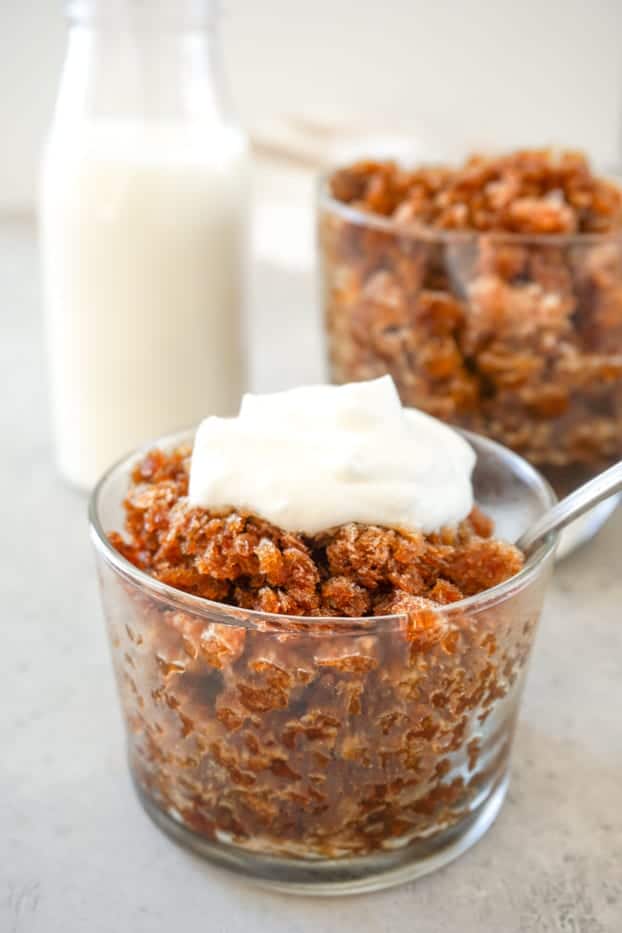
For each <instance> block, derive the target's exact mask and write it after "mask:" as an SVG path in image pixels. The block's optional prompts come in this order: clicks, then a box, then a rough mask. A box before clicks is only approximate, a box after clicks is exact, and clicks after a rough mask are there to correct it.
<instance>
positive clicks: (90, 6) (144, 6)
mask: <svg viewBox="0 0 622 933" xmlns="http://www.w3.org/2000/svg"><path fill="white" fill-rule="evenodd" d="M219 13H220V6H219V2H218V0H68V3H67V16H68V19H69V21H70V23H73V24H76V25H77V24H81V25H83V26H84V25H91V26H96V27H97V28H100V29H101V28H106V27H109V28H113V29H119V28H133V29H140V30H142V31H160V30H165V31H169V32H170V31H171V30H173V31H178V30H181V31H186V30H200V29H206V28H208V27H210V26H213V25H215V24H216V23H217V21H218V19H219Z"/></svg>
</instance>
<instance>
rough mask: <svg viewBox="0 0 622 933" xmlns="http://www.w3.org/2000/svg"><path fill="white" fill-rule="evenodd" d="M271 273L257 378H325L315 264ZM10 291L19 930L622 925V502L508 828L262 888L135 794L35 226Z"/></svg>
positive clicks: (532, 738) (521, 766) (14, 879)
mask: <svg viewBox="0 0 622 933" xmlns="http://www.w3.org/2000/svg"><path fill="white" fill-rule="evenodd" d="M254 277H255V281H254V294H255V300H254V309H253V322H254V323H253V327H252V332H253V334H254V338H255V352H254V356H253V383H254V387H255V388H256V389H261V390H266V389H276V388H279V387H281V386H285V385H288V384H292V383H294V382H300V381H309V380H313V379H316V380H317V379H320V378H321V377H322V367H321V363H320V359H321V357H320V342H319V338H318V334H317V326H316V323H315V320H314V317H313V313H312V307H313V290H312V284H311V280H310V278H307V277H305V276H304V275H302V274H296V275H294V274H292V275H291V276H290V275H288V274H287V273H285V272H283V271H277V270H274V269H270V268H268V267H266V266H263V267H260V268H258V269H257V270H256V271H255V274H254ZM0 295H1V296H2V302H3V308H2V337H1V339H0V392H1V398H2V401H1V402H0V413H1V421H0V423H1V425H2V438H3V440H2V448H1V454H0V477H1V479H2V485H3V488H4V489H5V490H9V492H5V495H4V501H3V506H2V535H1V537H0V549H1V551H2V560H1V561H0V592H1V593H2V609H3V612H2V623H3V624H2V632H3V637H4V650H3V653H2V656H3V663H2V665H1V670H2V677H1V681H0V682H1V688H0V697H1V704H2V705H1V707H0V710H1V712H0V741H1V743H2V744H1V748H2V754H1V755H0V931H2V933H5V931H6V933H84V931H86V930H88V931H89V933H116V931H122V933H147V931H149V933H153V931H156V933H159V931H165V930H169V929H171V928H172V929H175V930H179V931H181V930H193V931H194V930H199V929H200V930H209V931H210V933H243V931H244V933H246V931H250V933H255V931H257V933H268V931H270V933H286V931H287V933H307V931H309V933H311V931H313V933H318V931H319V933H321V931H344V930H348V929H356V930H357V931H358V933H366V931H374V933H384V931H387V933H388V931H391V933H400V931H404V933H406V931H409V933H411V931H417V933H451V931H453V930H459V931H460V933H489V931H490V933H532V931H533V933H618V931H620V930H622V618H621V616H622V610H621V608H620V607H621V604H622V580H621V578H620V550H621V545H622V513H618V514H617V515H616V516H614V518H613V519H612V520H611V521H610V522H609V524H608V525H607V527H606V528H605V529H604V531H603V532H602V533H601V535H600V536H599V538H598V539H597V540H596V541H595V542H593V543H592V544H590V545H589V546H588V547H586V548H584V549H583V550H582V551H580V552H579V553H577V554H575V555H573V556H572V557H570V558H569V559H568V560H567V561H566V562H565V563H564V564H563V565H562V566H561V567H559V568H558V570H557V573H556V577H555V581H554V584H553V587H552V590H551V593H550V596H549V600H548V604H547V608H546V612H545V616H544V619H543V623H542V626H541V629H540V633H539V636H538V640H537V645H536V652H535V655H534V659H533V663H532V668H531V672H530V676H529V680H528V684H527V690H526V696H525V701H524V705H523V710H522V715H521V720H520V723H519V727H518V734H517V738H516V745H515V753H514V769H513V777H512V784H511V787H510V792H509V797H508V800H507V803H506V805H505V807H504V809H503V811H502V813H501V815H500V817H499V819H498V821H497V823H496V824H495V826H494V827H493V828H492V830H491V831H490V832H489V834H488V835H487V836H486V837H485V838H484V839H483V840H482V841H481V842H480V843H479V844H478V845H477V846H476V847H475V848H474V849H472V850H471V851H470V852H469V853H467V854H466V855H465V856H463V857H462V858H461V859H459V860H458V861H456V862H454V863H453V864H452V865H450V866H448V867H447V868H446V869H444V870H442V871H440V872H438V873H437V874H435V875H433V876H431V877H429V878H425V879H423V880H421V881H419V882H417V883H416V884H413V885H406V886H404V887H402V888H398V889H395V890H392V891H388V892H384V893H380V894H375V895H367V896H364V897H359V898H353V897H351V898H343V899H337V900H333V901H316V900H312V899H308V898H307V899H300V898H288V897H284V896H279V895H271V894H266V893H263V892H261V891H258V890H255V889H253V888H252V887H249V886H247V885H244V884H242V883H240V882H239V881H237V880H236V879H235V878H232V877H230V876H228V875H226V874H224V873H222V872H220V871H217V870H215V869H213V868H211V867H210V866H209V865H206V864H205V863H203V862H201V861H200V860H199V859H197V858H195V857H194V856H192V855H189V854H187V853H186V852H184V851H182V850H180V849H179V848H177V847H176V846H174V845H173V844H172V843H171V842H169V840H168V839H166V838H165V837H164V836H163V835H161V834H160V833H159V832H158V830H157V829H155V827H154V826H153V825H152V824H151V823H150V821H149V820H148V818H147V817H146V816H145V815H144V813H143V811H142V810H141V808H140V807H139V805H138V804H137V802H136V800H135V798H134V795H133V792H132V790H131V787H130V783H129V779H128V776H127V772H126V768H125V762H124V748H123V737H122V731H121V721H120V716H119V712H118V709H117V701H116V696H115V692H114V685H113V681H112V672H111V668H110V663H109V658H108V649H107V645H106V640H105V635H104V628H103V624H102V619H101V616H100V610H99V606H98V601H97V592H96V588H95V580H94V572H93V564H92V560H91V554H90V551H89V547H88V541H87V523H86V504H85V500H84V498H83V497H81V496H80V495H78V494H77V493H75V492H73V491H72V490H71V489H68V488H67V487H65V486H64V485H63V484H62V483H61V482H60V480H59V479H58V478H57V477H56V475H55V473H54V470H53V467H52V463H51V455H50V435H49V426H48V415H47V405H46V388H45V364H44V356H43V348H42V335H41V320H40V310H39V295H38V282H37V265H36V251H35V243H34V238H33V232H32V230H31V228H29V227H28V226H26V225H19V224H11V225H6V224H5V225H4V226H3V227H1V228H0ZM59 544H60V545H61V546H62V549H63V554H62V557H59Z"/></svg>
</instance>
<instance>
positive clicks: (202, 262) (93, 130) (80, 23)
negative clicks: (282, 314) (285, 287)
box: [40, 0, 249, 488]
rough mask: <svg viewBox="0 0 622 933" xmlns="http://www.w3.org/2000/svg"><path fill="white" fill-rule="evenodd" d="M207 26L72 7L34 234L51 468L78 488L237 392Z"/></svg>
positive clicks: (174, 4) (127, 6)
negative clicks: (37, 234) (39, 263)
mask: <svg viewBox="0 0 622 933" xmlns="http://www.w3.org/2000/svg"><path fill="white" fill-rule="evenodd" d="M217 13H218V11H217V10H216V9H214V5H213V3H210V2H209V0H142V2H141V0H82V2H75V3H72V4H70V5H69V19H70V31H69V44H68V51H67V57H66V61H65V66H64V71H63V75H62V80H61V86H60V91H59V95H58V102H57V106H56V111H55V115H54V119H53V123H52V128H51V131H50V134H49V138H48V141H47V145H46V149H45V152H44V156H43V164H42V178H41V201H40V226H41V248H42V260H43V279H44V302H45V316H46V325H47V334H48V345H49V356H50V373H51V388H52V391H51V395H52V408H53V420H54V429H55V440H56V451H57V460H58V464H59V467H60V470H61V472H62V474H63V475H64V476H65V477H66V478H67V479H68V480H70V481H71V482H72V483H74V484H76V485H78V486H80V487H83V488H88V487H90V486H92V485H93V483H94V482H95V480H96V479H97V477H98V476H99V474H100V473H101V472H102V471H103V470H104V469H105V468H106V467H107V466H109V465H110V463H112V461H114V460H115V459H116V458H118V457H120V456H121V455H122V454H123V453H124V452H125V451H127V450H129V449H130V448H132V447H133V446H135V445H136V444H140V443H142V442H145V441H148V440H149V439H150V438H152V437H157V436H158V435H161V434H163V433H166V432H169V431H173V430H177V429H178V428H181V427H183V426H184V425H192V424H193V423H195V422H197V421H199V420H200V419H201V418H203V417H204V416H205V415H206V414H207V413H213V414H219V415H227V414H233V413H234V412H235V411H236V410H237V406H238V402H239V397H240V393H241V392H242V391H243V389H244V381H245V366H244V354H243V347H242V321H241V313H240V312H241V307H240V305H241V297H242V294H241V293H242V282H243V266H244V254H245V240H246V227H247V219H246V215H247V205H248V197H249V190H248V155H247V146H246V140H245V137H244V135H243V134H242V132H241V130H240V129H239V127H238V125H237V123H236V121H235V119H234V116H233V114H232V112H231V109H230V106H229V102H228V98H227V94H226V88H225V85H224V79H223V72H222V68H221V54H220V47H219V36H218V32H217V26H218V21H217V19H218V17H217Z"/></svg>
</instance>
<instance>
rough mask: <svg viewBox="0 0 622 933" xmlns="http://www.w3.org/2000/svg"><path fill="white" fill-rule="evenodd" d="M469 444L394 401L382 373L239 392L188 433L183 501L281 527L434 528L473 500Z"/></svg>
mask: <svg viewBox="0 0 622 933" xmlns="http://www.w3.org/2000/svg"><path fill="white" fill-rule="evenodd" d="M474 464H475V454H474V452H473V450H472V448H471V447H470V445H469V444H468V443H467V442H466V441H465V440H464V439H463V438H462V437H461V436H460V435H459V434H457V433H456V432H455V431H453V430H452V429H451V428H449V427H447V425H445V424H443V423H442V422H440V421H437V420H436V419H435V418H432V417H430V416H429V415H425V414H423V413H422V412H420V411H416V410H414V409H409V408H402V405H401V402H400V399H399V396H398V394H397V390H396V388H395V385H394V383H393V380H392V379H391V377H390V376H384V377H382V378H381V379H374V380H371V381H369V382H356V383H350V384H348V385H343V386H326V385H318V386H301V387H300V388H297V389H291V390H289V391H286V392H277V393H274V394H271V395H245V396H244V398H243V400H242V404H241V407H240V413H239V415H238V416H237V417H236V418H216V417H210V418H206V419H205V421H203V422H202V423H201V425H200V426H199V429H198V431H197V434H196V438H195V443H194V451H193V454H192V464H191V469H190V488H189V494H188V499H189V502H190V504H191V505H193V506H203V507H204V508H208V509H222V508H227V507H230V508H234V509H238V510H240V509H241V510H245V511H248V512H252V513H254V514H255V515H258V516H260V517H262V518H264V519H267V520H268V521H269V522H272V524H274V525H277V526H278V527H279V528H283V529H284V530H286V531H296V532H303V533H306V534H309V535H313V534H317V533H318V532H320V531H325V530H327V529H329V528H333V527H335V526H337V525H343V524H346V523H347V522H360V523H364V524H370V525H382V526H385V527H393V528H403V529H408V530H413V531H424V532H430V531H436V530H438V529H439V528H441V527H443V526H444V525H452V524H455V523H457V522H459V521H461V520H462V519H463V518H466V516H467V515H468V514H469V512H470V511H471V508H472V506H473V487H472V484H471V472H472V470H473V466H474Z"/></svg>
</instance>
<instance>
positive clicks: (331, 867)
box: [135, 772, 509, 897]
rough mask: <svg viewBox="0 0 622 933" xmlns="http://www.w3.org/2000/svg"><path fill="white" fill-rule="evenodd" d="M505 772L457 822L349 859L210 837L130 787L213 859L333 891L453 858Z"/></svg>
mask: <svg viewBox="0 0 622 933" xmlns="http://www.w3.org/2000/svg"><path fill="white" fill-rule="evenodd" d="M508 782H509V775H508V773H507V772H506V773H505V775H504V776H503V778H502V780H501V781H500V782H499V784H497V786H496V788H495V789H494V790H493V792H492V793H491V794H490V796H489V797H488V798H487V799H486V800H485V801H484V803H483V804H481V805H480V806H479V807H478V808H477V810H474V811H473V812H472V813H471V814H469V816H468V817H466V818H465V819H464V820H462V821H461V822H460V823H459V824H458V825H457V826H452V827H451V828H450V829H447V830H445V831H444V832H441V833H438V834H437V835H435V836H434V837H433V838H430V839H422V840H418V841H417V842H413V843H411V844H410V845H407V846H404V848H401V849H395V850H394V851H392V852H381V853H376V854H374V855H368V856H361V857H358V858H349V859H321V860H318V861H313V860H302V859H293V858H291V859H289V858H288V859H281V858H275V857H273V856H268V855H260V854H258V853H255V852H247V851H245V850H244V849H241V848H239V847H237V846H229V845H227V844H226V843H215V842H211V841H209V840H207V839H205V838H203V837H202V836H199V835H197V834H196V833H193V832H191V831H190V830H188V829H186V827H185V826H183V825H182V824H181V823H179V822H178V821H177V820H176V819H174V818H173V817H172V816H170V815H169V814H168V813H166V812H165V811H163V810H161V809H160V808H159V807H158V806H157V805H156V804H155V803H154V802H153V800H151V798H150V797H148V796H147V794H146V793H145V792H144V790H143V789H142V788H141V787H140V785H139V784H138V783H137V782H135V787H136V790H137V793H138V796H139V798H140V801H141V803H142V805H143V807H144V808H145V810H146V811H147V813H148V814H149V816H150V817H151V819H152V820H153V821H154V823H155V824H156V825H157V826H159V828H160V829H162V830H163V831H164V832H165V833H166V834H167V835H168V836H170V837H171V838H172V839H174V840H175V842H178V843H180V844H181V845H183V846H185V847H186V848H188V849H191V850H192V851H193V852H196V853H197V854H198V855H201V856H203V857H204V858H206V859H208V861H210V862H213V863H214V864H215V865H219V866H220V867H222V868H228V869H229V870H231V871H233V872H235V873H237V874H238V875H241V876H242V877H244V878H245V879H247V880H249V881H252V882H253V883H254V884H257V885H260V886H261V887H265V888H270V889H271V890H273V891H281V892H283V893H284V894H305V895H311V894H314V895H320V896H324V897H326V896H334V895H339V894H361V893H365V892H370V891H379V890H381V889H382V888H390V887H393V886H394V885H398V884H403V883H404V882H406V881H413V880H414V879H415V878H421V877H422V876H423V875H427V874H429V873H430V872H432V871H436V869H437V868H442V867H443V866H444V865H447V864H448V862H451V861H453V859H455V858H458V856H459V855H462V853H463V852H466V851H467V849H470V848H471V846H473V845H475V843H476V842H478V841H479V840H480V839H481V838H482V836H483V835H484V833H485V832H486V831H487V830H488V829H489V828H490V827H491V826H492V824H493V823H494V821H495V819H496V817H497V814H498V813H499V811H500V809H501V806H502V804H503V800H504V798H505V794H506V791H507V788H508Z"/></svg>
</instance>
